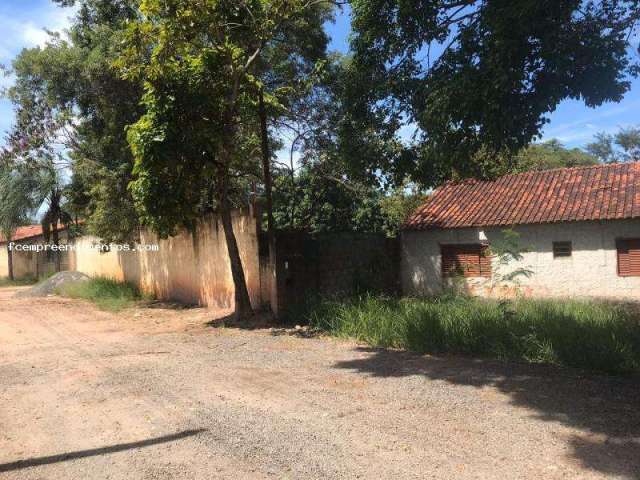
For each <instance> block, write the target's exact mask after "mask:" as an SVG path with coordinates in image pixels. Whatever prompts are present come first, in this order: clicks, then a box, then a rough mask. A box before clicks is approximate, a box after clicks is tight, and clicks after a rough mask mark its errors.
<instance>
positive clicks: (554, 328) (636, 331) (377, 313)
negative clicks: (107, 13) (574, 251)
mask: <svg viewBox="0 0 640 480" xmlns="http://www.w3.org/2000/svg"><path fill="white" fill-rule="evenodd" d="M306 318H307V320H308V321H309V322H310V324H311V325H313V326H315V327H317V328H320V329H322V330H325V331H327V332H329V333H331V334H333V335H336V336H341V337H352V338H356V339H358V340H361V341H364V342H366V343H368V344H370V345H372V346H377V347H393V348H402V349H409V350H413V351H416V352H421V353H443V352H454V353H464V354H473V355H486V356H490V357H495V358H500V359H511V360H513V359H516V360H525V361H528V362H541V363H552V364H557V365H565V366H571V367H578V368H585V369H590V370H599V371H604V372H609V373H627V372H638V371H640V321H639V319H638V316H637V314H636V313H635V312H634V311H632V309H630V308H629V307H627V306H623V305H621V304H614V303H608V302H596V301H580V300H531V299H519V300H514V301H497V300H483V299H477V298H469V297H463V296H442V297H438V298H432V299H394V298H385V297H375V296H364V297H360V298H357V299H352V300H349V301H343V302H336V301H324V302H319V303H317V304H316V305H314V306H313V307H312V308H309V309H308V310H307V314H306Z"/></svg>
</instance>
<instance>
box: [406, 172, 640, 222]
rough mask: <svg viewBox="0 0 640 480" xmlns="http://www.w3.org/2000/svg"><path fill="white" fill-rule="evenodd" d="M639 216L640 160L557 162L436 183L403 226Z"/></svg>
mask: <svg viewBox="0 0 640 480" xmlns="http://www.w3.org/2000/svg"><path fill="white" fill-rule="evenodd" d="M625 218H640V162H629V163H618V164H612V165H597V166H591V167H576V168H559V169H555V170H545V171H538V172H526V173H520V174H515V175H506V176H504V177H500V178H498V179H496V180H491V181H479V180H466V181H463V182H459V183H447V184H445V185H444V186H442V187H440V188H438V189H437V190H436V191H435V192H434V193H433V195H431V197H430V198H429V200H427V202H426V203H425V204H424V205H423V206H422V207H420V208H419V209H418V210H416V212H415V213H414V214H413V215H412V216H411V217H410V218H409V220H408V221H407V223H406V224H405V226H404V228H406V229H408V230H422V229H427V228H463V227H479V226H506V225H523V224H532V223H554V222H572V221H582V220H617V219H625Z"/></svg>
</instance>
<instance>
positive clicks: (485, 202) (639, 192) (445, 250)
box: [400, 162, 640, 300]
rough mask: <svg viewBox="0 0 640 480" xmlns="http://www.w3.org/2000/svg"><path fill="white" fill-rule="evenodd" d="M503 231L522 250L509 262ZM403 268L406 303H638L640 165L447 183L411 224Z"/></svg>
mask: <svg viewBox="0 0 640 480" xmlns="http://www.w3.org/2000/svg"><path fill="white" fill-rule="evenodd" d="M505 230H509V231H512V232H516V234H517V243H518V244H519V246H518V250H520V251H522V252H524V253H522V254H521V255H520V258H518V259H512V261H511V262H508V263H506V264H505V263H504V262H501V261H500V260H504V257H497V256H496V254H495V253H494V252H495V250H497V248H495V245H499V244H500V243H501V242H502V243H504V240H505V236H506V235H507V233H505ZM511 236H513V235H511ZM492 245H493V246H494V249H493V250H494V252H492V250H491V247H492ZM400 270H401V283H402V289H403V293H404V294H407V295H432V294H437V293H439V292H441V291H442V290H443V289H445V288H447V287H450V286H451V287H453V286H456V287H462V288H464V289H465V290H467V291H469V292H471V293H472V294H475V295H481V296H505V295H513V294H516V293H519V294H524V295H530V296H540V297H559V296H589V297H605V298H618V299H635V300H640V162H630V163H620V164H612V165H598V166H590V167H577V168H564V169H555V170H547V171H537V172H527V173H521V174H514V175H507V176H504V177H501V178H498V179H496V180H492V181H479V180H466V181H462V182H458V183H447V184H445V185H444V186H442V187H441V188H439V189H437V190H436V191H435V192H434V193H433V195H432V196H431V197H430V198H429V199H428V200H427V202H426V203H425V204H424V205H422V206H421V207H420V208H419V209H418V210H417V211H416V212H415V213H414V214H413V215H412V216H411V217H410V219H409V220H408V222H407V223H406V225H405V226H404V229H403V232H402V234H401V267H400ZM510 273H522V275H520V276H519V277H518V276H516V278H514V279H512V280H511V281H508V282H507V281H504V279H505V278H507V277H508V276H509V274H510Z"/></svg>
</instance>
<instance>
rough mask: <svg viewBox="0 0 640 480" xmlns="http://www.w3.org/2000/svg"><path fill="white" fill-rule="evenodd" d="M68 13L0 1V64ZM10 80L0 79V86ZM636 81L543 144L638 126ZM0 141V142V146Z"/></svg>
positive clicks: (560, 124) (3, 111)
mask: <svg viewBox="0 0 640 480" xmlns="http://www.w3.org/2000/svg"><path fill="white" fill-rule="evenodd" d="M72 13H73V12H72V11H70V10H68V9H61V8H59V7H57V6H55V5H54V4H53V3H52V2H50V0H0V63H2V64H5V65H9V64H10V63H11V60H12V58H14V57H15V55H16V54H17V53H18V52H19V51H20V50H21V49H22V48H24V47H33V46H36V45H43V44H44V43H45V41H46V39H47V35H46V33H45V31H44V29H45V28H46V29H49V30H54V31H59V30H62V29H64V28H65V27H66V26H68V23H69V20H68V18H69V17H70V16H71V14H72ZM327 30H328V32H329V34H330V35H331V38H332V42H331V48H332V49H333V50H339V51H346V49H347V42H348V36H349V16H348V12H346V11H345V12H343V13H342V14H339V15H338V17H337V19H336V22H335V24H330V25H327ZM9 83H10V79H5V78H1V77H0V86H7V85H8V84H9ZM638 111H640V80H638V79H636V80H634V81H633V85H632V88H631V90H630V91H629V92H628V93H627V95H626V96H625V98H624V100H623V101H622V102H620V103H617V104H605V105H603V106H601V107H598V108H595V109H590V108H587V107H585V106H584V105H583V104H582V102H579V101H573V100H571V101H565V102H563V103H562V104H561V105H560V106H559V107H558V109H557V110H556V111H555V112H554V113H552V114H551V115H550V119H551V123H549V124H548V125H547V126H546V128H545V130H544V139H545V140H547V139H551V138H557V139H559V140H560V141H561V142H563V143H564V144H565V145H567V146H570V147H581V146H584V145H585V144H587V143H588V142H589V141H591V140H592V138H593V135H594V134H595V133H596V132H599V131H606V132H615V131H617V130H618V128H620V127H625V126H631V125H637V124H640V119H639V118H638V115H637V112H638ZM11 121H12V112H11V106H10V104H9V103H8V102H7V101H6V100H0V135H1V136H2V137H4V132H6V130H7V129H8V128H10V126H11ZM1 141H2V140H0V142H1Z"/></svg>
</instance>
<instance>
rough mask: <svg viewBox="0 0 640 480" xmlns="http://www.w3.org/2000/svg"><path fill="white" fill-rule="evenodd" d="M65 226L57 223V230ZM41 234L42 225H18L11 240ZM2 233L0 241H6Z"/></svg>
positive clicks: (14, 240) (15, 240)
mask: <svg viewBox="0 0 640 480" xmlns="http://www.w3.org/2000/svg"><path fill="white" fill-rule="evenodd" d="M65 228H66V227H65V226H64V225H62V224H60V225H58V230H64V229H65ZM40 235H42V225H27V226H24V227H18V229H17V230H16V233H15V234H14V235H13V237H12V238H11V240H12V241H13V242H17V241H18V240H26V239H27V238H33V237H39V236H40ZM6 241H7V240H6V239H5V238H4V236H3V235H2V234H0V243H3V242H6Z"/></svg>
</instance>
